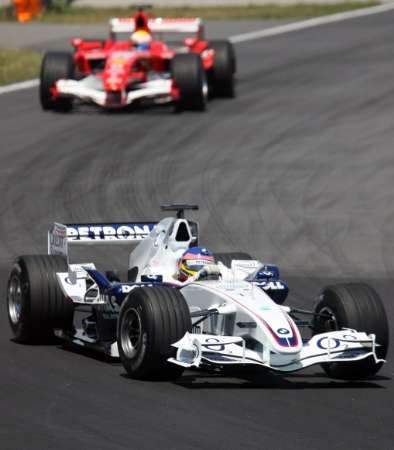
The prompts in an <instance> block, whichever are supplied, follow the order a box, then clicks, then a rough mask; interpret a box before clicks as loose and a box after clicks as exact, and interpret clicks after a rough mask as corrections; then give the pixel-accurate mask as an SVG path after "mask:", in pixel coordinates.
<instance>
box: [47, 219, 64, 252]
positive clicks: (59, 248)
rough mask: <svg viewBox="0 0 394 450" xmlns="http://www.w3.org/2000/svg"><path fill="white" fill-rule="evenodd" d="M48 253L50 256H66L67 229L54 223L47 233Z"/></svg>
mask: <svg viewBox="0 0 394 450" xmlns="http://www.w3.org/2000/svg"><path fill="white" fill-rule="evenodd" d="M48 237H49V250H50V251H49V253H50V254H51V255H67V227H66V226H64V225H61V224H60V223H54V224H53V226H52V229H51V230H50V231H49V234H48Z"/></svg>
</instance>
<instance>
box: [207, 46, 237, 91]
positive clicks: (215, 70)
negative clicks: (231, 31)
mask: <svg viewBox="0 0 394 450" xmlns="http://www.w3.org/2000/svg"><path fill="white" fill-rule="evenodd" d="M210 48H211V49H212V50H215V59H214V63H213V67H212V69H211V70H210V72H209V84H210V91H211V93H212V95H213V96H215V97H226V98H232V97H234V95H235V89H234V73H235V69H236V67H235V66H236V63H235V53H234V48H233V46H232V44H231V43H230V42H229V41H213V42H212V43H211V45H210Z"/></svg>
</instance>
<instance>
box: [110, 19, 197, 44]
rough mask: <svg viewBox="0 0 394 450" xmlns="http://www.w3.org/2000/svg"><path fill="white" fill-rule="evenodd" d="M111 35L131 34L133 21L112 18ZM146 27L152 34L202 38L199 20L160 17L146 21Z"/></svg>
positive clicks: (133, 25) (133, 28)
mask: <svg viewBox="0 0 394 450" xmlns="http://www.w3.org/2000/svg"><path fill="white" fill-rule="evenodd" d="M109 26H110V32H111V35H113V34H115V33H130V34H131V33H133V31H135V19H134V18H132V17H130V18H113V19H110V21H109ZM148 27H149V29H150V31H151V32H152V33H196V34H197V35H198V37H199V38H200V39H202V38H203V36H204V25H203V22H202V20H201V19H199V18H194V19H185V18H180V19H162V18H161V17H158V18H155V19H149V20H148Z"/></svg>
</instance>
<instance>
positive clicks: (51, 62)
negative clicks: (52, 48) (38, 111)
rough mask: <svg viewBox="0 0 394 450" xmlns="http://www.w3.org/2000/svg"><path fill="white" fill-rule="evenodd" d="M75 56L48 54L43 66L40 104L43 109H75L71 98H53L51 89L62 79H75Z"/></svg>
mask: <svg viewBox="0 0 394 450" xmlns="http://www.w3.org/2000/svg"><path fill="white" fill-rule="evenodd" d="M74 73H75V65H74V59H73V56H72V55H71V54H70V53H67V52H47V53H46V54H45V55H44V58H43V60H42V64H41V74H40V102H41V106H42V109H44V110H54V111H63V112H66V111H70V110H71V109H72V107H73V99H72V98H71V97H60V98H56V99H55V98H53V96H52V93H51V89H52V88H54V87H55V83H56V81H58V80H60V79H66V80H68V79H73V78H74V76H75V74H74Z"/></svg>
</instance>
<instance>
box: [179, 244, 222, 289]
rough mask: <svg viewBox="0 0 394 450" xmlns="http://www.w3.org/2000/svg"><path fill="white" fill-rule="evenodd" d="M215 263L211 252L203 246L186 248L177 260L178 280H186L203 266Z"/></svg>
mask: <svg viewBox="0 0 394 450" xmlns="http://www.w3.org/2000/svg"><path fill="white" fill-rule="evenodd" d="M210 264H215V257H214V256H213V253H212V252H211V251H209V250H208V249H206V248H204V247H192V248H188V249H187V250H186V251H185V253H184V254H183V255H182V258H181V259H180V261H179V264H178V269H179V275H178V277H179V281H187V280H188V278H189V277H192V276H194V275H196V274H197V273H198V272H199V271H200V270H201V269H202V268H203V267H204V266H208V265H210Z"/></svg>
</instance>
